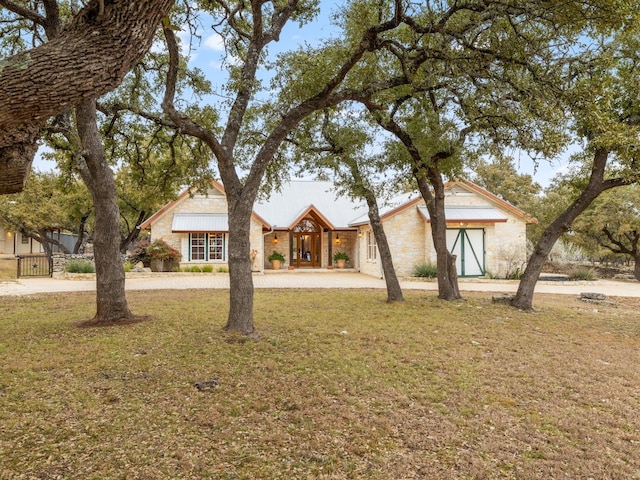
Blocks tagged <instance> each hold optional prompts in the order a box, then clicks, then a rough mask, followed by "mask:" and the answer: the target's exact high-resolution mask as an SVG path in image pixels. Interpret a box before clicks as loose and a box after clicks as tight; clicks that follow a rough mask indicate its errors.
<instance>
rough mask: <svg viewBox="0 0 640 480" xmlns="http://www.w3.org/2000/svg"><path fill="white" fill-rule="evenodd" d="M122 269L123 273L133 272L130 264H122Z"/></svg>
mask: <svg viewBox="0 0 640 480" xmlns="http://www.w3.org/2000/svg"><path fill="white" fill-rule="evenodd" d="M122 269H123V270H124V272H125V273H127V272H130V271H131V270H133V265H131V262H124V263H123V264H122Z"/></svg>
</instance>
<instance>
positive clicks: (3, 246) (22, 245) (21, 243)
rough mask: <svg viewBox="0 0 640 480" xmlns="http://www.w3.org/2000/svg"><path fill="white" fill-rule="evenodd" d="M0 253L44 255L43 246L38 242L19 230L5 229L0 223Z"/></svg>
mask: <svg viewBox="0 0 640 480" xmlns="http://www.w3.org/2000/svg"><path fill="white" fill-rule="evenodd" d="M0 254H1V255H5V256H6V255H10V256H17V255H44V248H42V245H41V244H40V242H37V241H35V240H33V239H32V238H30V237H27V236H26V235H23V234H22V233H20V232H13V231H10V230H5V229H4V228H3V226H2V225H0Z"/></svg>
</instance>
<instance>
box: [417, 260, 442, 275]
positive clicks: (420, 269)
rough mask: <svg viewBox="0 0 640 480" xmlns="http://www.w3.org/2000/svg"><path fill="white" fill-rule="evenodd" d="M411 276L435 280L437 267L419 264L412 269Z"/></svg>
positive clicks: (430, 264) (431, 264)
mask: <svg viewBox="0 0 640 480" xmlns="http://www.w3.org/2000/svg"><path fill="white" fill-rule="evenodd" d="M413 276H414V277H420V278H436V277H437V276H438V266H437V265H436V264H435V263H421V264H418V265H416V266H414V267H413Z"/></svg>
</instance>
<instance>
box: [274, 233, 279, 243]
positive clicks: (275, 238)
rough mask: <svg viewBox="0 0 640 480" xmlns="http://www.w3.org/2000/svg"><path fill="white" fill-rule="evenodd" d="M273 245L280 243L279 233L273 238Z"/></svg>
mask: <svg viewBox="0 0 640 480" xmlns="http://www.w3.org/2000/svg"><path fill="white" fill-rule="evenodd" d="M273 243H278V234H277V233H276V234H275V236H274V237H273Z"/></svg>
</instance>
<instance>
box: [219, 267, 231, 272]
mask: <svg viewBox="0 0 640 480" xmlns="http://www.w3.org/2000/svg"><path fill="white" fill-rule="evenodd" d="M216 272H218V273H229V267H218V268H217V269H216Z"/></svg>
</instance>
